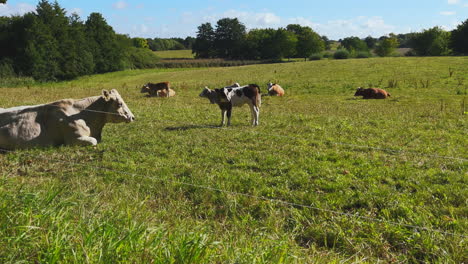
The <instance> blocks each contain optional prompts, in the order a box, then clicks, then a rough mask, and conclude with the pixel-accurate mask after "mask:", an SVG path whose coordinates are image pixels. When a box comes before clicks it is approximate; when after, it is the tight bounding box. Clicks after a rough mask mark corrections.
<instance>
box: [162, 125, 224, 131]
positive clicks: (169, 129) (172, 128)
mask: <svg viewBox="0 0 468 264" xmlns="http://www.w3.org/2000/svg"><path fill="white" fill-rule="evenodd" d="M199 128H221V127H220V126H211V125H184V126H173V127H166V128H165V130H168V131H178V130H189V129H199Z"/></svg>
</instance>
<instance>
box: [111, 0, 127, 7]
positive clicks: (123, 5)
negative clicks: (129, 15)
mask: <svg viewBox="0 0 468 264" xmlns="http://www.w3.org/2000/svg"><path fill="white" fill-rule="evenodd" d="M112 6H113V7H114V8H115V9H125V8H127V6H128V5H127V2H125V1H118V2H116V3H114V4H113V5H112Z"/></svg>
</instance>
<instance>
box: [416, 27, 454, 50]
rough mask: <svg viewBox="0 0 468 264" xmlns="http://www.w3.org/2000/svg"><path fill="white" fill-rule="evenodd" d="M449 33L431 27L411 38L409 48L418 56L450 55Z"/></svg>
mask: <svg viewBox="0 0 468 264" xmlns="http://www.w3.org/2000/svg"><path fill="white" fill-rule="evenodd" d="M449 43H450V32H447V31H445V30H443V29H441V28H439V27H433V28H430V29H427V30H424V31H423V32H420V33H416V34H414V35H413V36H412V38H411V41H410V46H411V48H413V50H414V51H415V52H416V54H417V55H419V56H444V55H449V54H450V53H451V51H450V48H449Z"/></svg>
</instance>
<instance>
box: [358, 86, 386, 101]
mask: <svg viewBox="0 0 468 264" xmlns="http://www.w3.org/2000/svg"><path fill="white" fill-rule="evenodd" d="M354 96H362V98H363V99H385V98H387V97H390V93H388V92H387V91H385V90H383V89H378V88H367V89H364V88H362V87H358V89H357V90H356V93H355V94H354Z"/></svg>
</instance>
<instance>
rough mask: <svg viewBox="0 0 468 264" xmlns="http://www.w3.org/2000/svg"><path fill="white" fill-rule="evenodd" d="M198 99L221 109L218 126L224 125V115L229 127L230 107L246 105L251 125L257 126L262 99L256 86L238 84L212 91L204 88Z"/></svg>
mask: <svg viewBox="0 0 468 264" xmlns="http://www.w3.org/2000/svg"><path fill="white" fill-rule="evenodd" d="M200 97H206V98H208V99H209V100H210V102H211V103H212V104H215V103H216V104H218V106H219V108H220V109H221V117H222V119H221V125H220V126H223V125H224V123H225V118H226V114H227V117H228V122H227V125H228V126H230V125H231V113H232V107H233V106H236V107H239V106H242V105H244V104H248V105H249V107H250V112H251V114H252V125H253V126H257V125H258V118H259V114H260V105H261V103H262V99H261V95H260V87H258V85H256V84H249V85H245V86H240V85H239V84H238V83H235V84H233V85H231V86H227V87H224V88H220V89H214V90H211V89H209V88H208V87H205V89H203V91H202V92H201V93H200Z"/></svg>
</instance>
